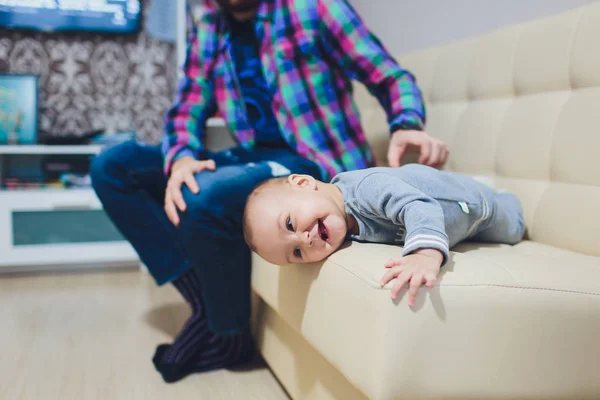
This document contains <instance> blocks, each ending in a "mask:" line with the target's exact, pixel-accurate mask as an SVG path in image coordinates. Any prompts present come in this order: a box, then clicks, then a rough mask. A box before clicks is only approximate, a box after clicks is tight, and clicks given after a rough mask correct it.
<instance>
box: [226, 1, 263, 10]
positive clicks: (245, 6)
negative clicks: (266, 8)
mask: <svg viewBox="0 0 600 400" xmlns="http://www.w3.org/2000/svg"><path fill="white" fill-rule="evenodd" d="M260 1H261V0H241V1H239V2H236V4H232V1H231V0H215V2H216V3H217V4H218V5H219V6H221V8H222V9H223V10H225V11H226V12H229V13H245V12H249V11H254V10H256V9H257V8H258V5H259V4H260Z"/></svg>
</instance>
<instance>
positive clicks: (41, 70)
mask: <svg viewBox="0 0 600 400" xmlns="http://www.w3.org/2000/svg"><path fill="white" fill-rule="evenodd" d="M145 3H146V2H145ZM145 8H146V9H147V7H145ZM0 72H3V73H6V72H10V73H34V74H37V75H39V77H40V92H39V98H40V116H39V127H40V131H39V133H38V137H42V136H44V135H61V134H63V135H64V134H82V133H85V132H88V131H91V130H95V129H105V130H106V131H107V132H113V131H119V130H121V131H122V130H130V129H133V130H135V131H136V132H137V135H138V138H139V139H141V140H144V141H147V142H152V143H156V142H157V141H158V140H159V139H160V136H161V134H162V125H163V118H164V114H165V111H166V110H167V109H168V108H169V107H170V106H171V103H172V102H173V99H174V94H175V90H176V77H177V66H176V50H175V45H174V44H171V43H166V42H161V41H158V40H155V39H153V38H151V37H150V36H148V35H147V34H146V33H145V32H144V30H143V29H142V30H141V31H140V33H139V34H137V35H128V36H119V35H114V34H113V35H109V34H106V35H101V34H95V33H85V32H83V33H76V34H73V33H71V34H67V33H39V32H29V31H22V30H19V31H17V30H15V31H11V30H6V29H0Z"/></svg>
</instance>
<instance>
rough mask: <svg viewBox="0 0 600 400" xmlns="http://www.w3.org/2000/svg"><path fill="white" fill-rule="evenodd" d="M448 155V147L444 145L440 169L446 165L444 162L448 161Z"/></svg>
mask: <svg viewBox="0 0 600 400" xmlns="http://www.w3.org/2000/svg"><path fill="white" fill-rule="evenodd" d="M449 155H450V151H448V146H446V145H444V154H443V155H442V160H441V162H440V168H441V167H443V166H444V165H445V164H446V161H448V156H449Z"/></svg>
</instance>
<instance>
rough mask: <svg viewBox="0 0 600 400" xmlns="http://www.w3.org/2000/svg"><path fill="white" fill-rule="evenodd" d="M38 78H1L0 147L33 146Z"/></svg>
mask: <svg viewBox="0 0 600 400" xmlns="http://www.w3.org/2000/svg"><path fill="white" fill-rule="evenodd" d="M37 130H38V77H37V76H36V75H28V74H0V144H35V143H36V141H37Z"/></svg>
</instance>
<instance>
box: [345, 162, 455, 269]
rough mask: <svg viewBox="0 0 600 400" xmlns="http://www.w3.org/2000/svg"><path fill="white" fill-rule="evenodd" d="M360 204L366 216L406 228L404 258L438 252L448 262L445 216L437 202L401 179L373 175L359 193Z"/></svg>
mask: <svg viewBox="0 0 600 400" xmlns="http://www.w3.org/2000/svg"><path fill="white" fill-rule="evenodd" d="M356 194H357V201H358V202H359V204H360V205H361V208H363V209H364V211H365V212H368V213H370V214H371V215H374V216H378V217H381V218H385V219H387V220H390V221H391V222H392V223H394V224H396V225H399V226H404V227H405V229H406V237H405V239H404V249H403V251H402V255H408V254H411V253H413V252H415V251H417V250H419V249H436V250H439V251H440V252H441V253H442V254H443V255H444V261H443V263H442V265H444V264H445V263H446V261H447V260H448V255H449V249H448V235H447V234H446V229H445V225H444V212H443V210H442V207H441V205H440V204H439V203H438V201H437V200H435V199H434V198H432V197H430V196H427V195H426V194H425V193H423V192H421V191H420V190H418V189H417V188H415V187H414V186H412V185H409V184H408V183H406V182H405V181H403V180H402V179H400V178H396V177H393V176H390V175H388V174H384V173H373V174H370V175H369V176H368V177H366V178H365V179H363V181H362V182H361V183H360V184H359V185H358V187H357V189H356Z"/></svg>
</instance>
